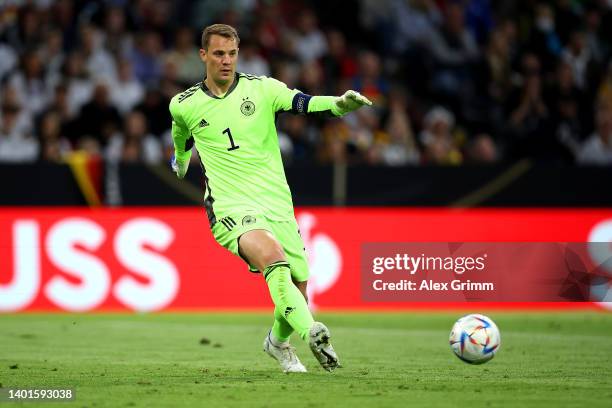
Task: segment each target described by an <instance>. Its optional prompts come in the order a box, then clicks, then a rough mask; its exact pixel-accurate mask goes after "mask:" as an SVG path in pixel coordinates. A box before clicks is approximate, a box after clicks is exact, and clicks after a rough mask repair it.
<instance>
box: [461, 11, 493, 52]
mask: <svg viewBox="0 0 612 408" xmlns="http://www.w3.org/2000/svg"><path fill="white" fill-rule="evenodd" d="M491 3H492V0H471V1H469V2H467V4H466V9H465V21H466V23H465V24H466V26H467V28H468V29H469V30H470V32H471V33H472V36H473V37H474V38H475V39H476V42H478V44H485V42H486V40H487V39H488V37H489V32H490V31H491V29H492V28H493V10H492V9H491Z"/></svg>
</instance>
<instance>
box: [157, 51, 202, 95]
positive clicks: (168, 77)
mask: <svg viewBox="0 0 612 408" xmlns="http://www.w3.org/2000/svg"><path fill="white" fill-rule="evenodd" d="M178 72H179V67H178V66H177V64H176V61H175V60H173V59H171V58H166V59H164V61H163V69H162V75H161V77H160V78H159V85H158V86H157V88H158V89H159V91H160V92H161V94H162V95H163V97H164V98H165V99H167V100H170V99H172V97H173V96H174V95H176V94H177V93H180V92H183V91H184V90H185V85H183V84H182V83H181V81H180V80H179V78H178ZM191 86H193V84H192V85H191Z"/></svg>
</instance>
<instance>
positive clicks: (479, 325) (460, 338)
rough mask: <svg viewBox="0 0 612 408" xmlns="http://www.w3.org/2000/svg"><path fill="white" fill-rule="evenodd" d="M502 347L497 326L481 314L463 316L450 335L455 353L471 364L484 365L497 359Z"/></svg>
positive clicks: (451, 345)
mask: <svg viewBox="0 0 612 408" xmlns="http://www.w3.org/2000/svg"><path fill="white" fill-rule="evenodd" d="M500 345H501V336H500V334H499V329H498V328H497V325H496V324H495V323H494V322H493V320H491V319H490V318H488V317H487V316H483V315H481V314H470V315H467V316H463V317H462V318H460V319H459V320H457V322H456V323H455V325H454V326H453V329H452V330H451V333H450V347H451V350H453V353H455V355H456V356H457V357H459V359H461V360H462V361H465V362H466V363H469V364H483V363H486V362H487V361H489V360H491V359H492V358H493V357H495V354H496V353H497V352H498V351H499V347H500Z"/></svg>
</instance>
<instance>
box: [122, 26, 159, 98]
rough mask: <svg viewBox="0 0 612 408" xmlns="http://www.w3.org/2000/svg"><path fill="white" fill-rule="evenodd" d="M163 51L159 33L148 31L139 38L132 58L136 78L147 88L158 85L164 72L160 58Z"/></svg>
mask: <svg viewBox="0 0 612 408" xmlns="http://www.w3.org/2000/svg"><path fill="white" fill-rule="evenodd" d="M162 49H163V47H162V40H161V36H160V35H159V34H158V33H156V32H154V31H147V32H144V33H142V34H140V35H139V36H138V39H137V41H136V47H135V48H134V50H133V51H132V53H131V55H130V58H131V60H132V66H133V67H134V74H135V75H136V78H138V80H139V81H140V82H142V83H143V84H144V85H145V86H151V85H155V84H157V81H158V79H159V77H160V75H161V72H162V64H161V61H160V59H159V58H158V57H159V55H160V54H161V52H162Z"/></svg>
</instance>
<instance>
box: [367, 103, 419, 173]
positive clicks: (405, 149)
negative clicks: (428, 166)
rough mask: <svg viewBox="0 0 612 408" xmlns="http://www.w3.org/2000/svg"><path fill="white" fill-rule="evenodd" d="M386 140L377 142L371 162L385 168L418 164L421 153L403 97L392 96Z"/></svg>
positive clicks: (372, 152)
mask: <svg viewBox="0 0 612 408" xmlns="http://www.w3.org/2000/svg"><path fill="white" fill-rule="evenodd" d="M384 135H385V136H387V137H386V138H384V139H382V140H381V138H379V139H378V140H376V141H375V143H374V146H373V148H372V151H371V160H372V161H373V162H374V163H377V164H383V165H385V166H405V165H407V164H412V165H414V164H418V163H419V160H420V158H421V157H420V152H419V150H418V147H417V146H416V141H415V140H414V134H413V132H412V124H411V123H410V118H409V117H408V115H407V112H406V101H405V98H404V97H402V96H401V95H397V94H396V95H392V97H391V98H390V103H389V116H388V118H387V126H386V128H385V133H384Z"/></svg>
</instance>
